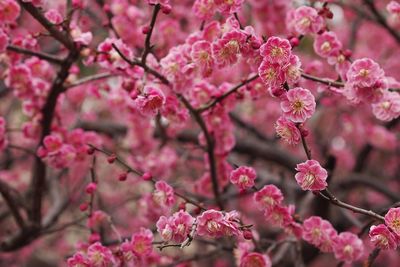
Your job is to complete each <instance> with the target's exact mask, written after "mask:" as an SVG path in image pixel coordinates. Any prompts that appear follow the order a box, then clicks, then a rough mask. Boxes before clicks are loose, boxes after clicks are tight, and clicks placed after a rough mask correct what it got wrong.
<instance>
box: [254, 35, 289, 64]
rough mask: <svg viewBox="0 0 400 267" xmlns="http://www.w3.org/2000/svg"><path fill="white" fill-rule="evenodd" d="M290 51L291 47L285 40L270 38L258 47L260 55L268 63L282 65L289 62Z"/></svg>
mask: <svg viewBox="0 0 400 267" xmlns="http://www.w3.org/2000/svg"><path fill="white" fill-rule="evenodd" d="M291 50H292V46H291V45H290V43H289V41H288V40H287V39H282V38H279V37H275V36H272V37H269V38H268V40H267V42H266V43H265V44H263V45H262V46H261V47H260V54H261V56H262V57H263V58H264V59H265V60H267V61H268V62H270V63H278V64H280V65H282V64H285V63H287V62H288V61H289V58H290V55H291V54H292V51H291Z"/></svg>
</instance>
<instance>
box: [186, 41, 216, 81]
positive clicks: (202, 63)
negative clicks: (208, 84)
mask: <svg viewBox="0 0 400 267" xmlns="http://www.w3.org/2000/svg"><path fill="white" fill-rule="evenodd" d="M190 56H191V57H192V60H193V62H194V63H195V64H196V66H197V67H198V68H199V69H200V72H201V74H202V76H203V77H208V76H210V75H211V73H212V71H213V67H214V58H213V56H212V51H211V44H210V43H209V42H207V41H197V42H195V43H194V44H193V46H192V52H191V53H190Z"/></svg>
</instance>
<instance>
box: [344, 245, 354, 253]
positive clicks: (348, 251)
mask: <svg viewBox="0 0 400 267" xmlns="http://www.w3.org/2000/svg"><path fill="white" fill-rule="evenodd" d="M343 252H344V253H345V254H346V255H351V254H353V247H352V246H351V245H346V246H345V247H344V249H343Z"/></svg>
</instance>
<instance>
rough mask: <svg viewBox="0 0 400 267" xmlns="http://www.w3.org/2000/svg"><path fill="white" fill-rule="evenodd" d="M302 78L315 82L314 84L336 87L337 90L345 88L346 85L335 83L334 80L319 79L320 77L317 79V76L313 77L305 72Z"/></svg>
mask: <svg viewBox="0 0 400 267" xmlns="http://www.w3.org/2000/svg"><path fill="white" fill-rule="evenodd" d="M301 77H303V78H305V79H308V80H311V81H314V82H319V83H323V84H326V85H328V86H332V87H336V88H340V87H344V83H342V82H337V81H333V80H330V79H325V78H319V77H316V76H313V75H310V74H307V73H304V72H302V73H301Z"/></svg>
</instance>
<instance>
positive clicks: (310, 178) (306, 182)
mask: <svg viewBox="0 0 400 267" xmlns="http://www.w3.org/2000/svg"><path fill="white" fill-rule="evenodd" d="M314 181H315V175H314V174H312V173H310V172H309V173H307V174H306V175H305V177H304V187H305V188H308V187H310V186H311V185H312V184H313V183H314Z"/></svg>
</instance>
